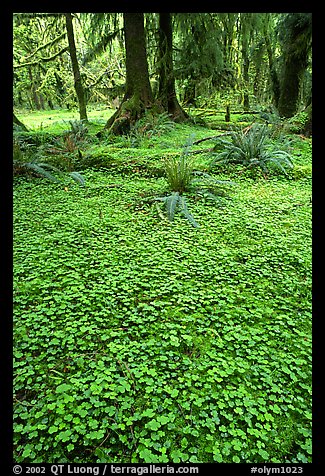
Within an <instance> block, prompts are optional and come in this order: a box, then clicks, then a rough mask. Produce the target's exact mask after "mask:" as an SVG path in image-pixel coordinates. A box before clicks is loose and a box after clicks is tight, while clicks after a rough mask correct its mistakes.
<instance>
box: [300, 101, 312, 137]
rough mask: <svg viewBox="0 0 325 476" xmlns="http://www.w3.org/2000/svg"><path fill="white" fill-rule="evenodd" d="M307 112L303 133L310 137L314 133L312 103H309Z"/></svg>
mask: <svg viewBox="0 0 325 476" xmlns="http://www.w3.org/2000/svg"><path fill="white" fill-rule="evenodd" d="M305 112H307V114H308V119H307V121H306V123H305V125H304V128H303V131H302V133H303V135H304V136H306V137H310V136H311V135H312V131H313V112H312V104H309V105H308V106H307V107H306V109H305Z"/></svg>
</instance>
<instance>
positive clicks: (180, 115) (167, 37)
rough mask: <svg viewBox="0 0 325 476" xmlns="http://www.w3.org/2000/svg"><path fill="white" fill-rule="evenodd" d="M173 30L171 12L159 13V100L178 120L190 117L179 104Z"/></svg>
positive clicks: (164, 108)
mask: <svg viewBox="0 0 325 476" xmlns="http://www.w3.org/2000/svg"><path fill="white" fill-rule="evenodd" d="M172 48H173V30H172V19H171V14H170V13H159V54H160V58H159V61H160V68H159V92H158V100H159V102H160V103H161V105H162V107H163V110H165V111H167V112H168V114H169V115H170V116H171V118H172V119H173V120H174V121H176V122H182V121H185V120H186V119H188V117H189V116H188V114H187V113H186V112H185V111H184V110H183V108H182V107H181V105H180V104H179V102H178V100H177V97H176V91H175V77H174V69H173V49H172Z"/></svg>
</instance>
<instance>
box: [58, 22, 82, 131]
mask: <svg viewBox="0 0 325 476" xmlns="http://www.w3.org/2000/svg"><path fill="white" fill-rule="evenodd" d="M64 15H65V20H66V28H67V36H68V42H69V53H70V58H71V64H72V70H73V77H74V87H75V90H76V94H77V98H78V104H79V114H80V120H81V121H82V120H85V121H87V122H88V117H87V109H86V98H85V92H84V88H83V85H82V81H81V76H80V70H79V64H78V59H77V51H76V44H75V41H74V33H73V25H72V15H71V13H65V14H64Z"/></svg>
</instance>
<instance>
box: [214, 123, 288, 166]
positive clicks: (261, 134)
mask: <svg viewBox="0 0 325 476" xmlns="http://www.w3.org/2000/svg"><path fill="white" fill-rule="evenodd" d="M269 139H270V132H269V129H268V126H267V125H266V124H264V125H260V124H253V125H252V126H251V127H250V129H249V130H248V131H247V132H246V133H245V132H244V131H233V132H232V133H231V135H230V140H224V139H223V140H220V141H218V145H216V146H215V150H217V149H218V147H219V144H222V145H223V146H224V150H223V151H222V152H219V153H217V154H216V156H215V157H214V158H213V160H212V161H211V162H210V165H209V168H210V170H213V168H214V167H215V165H216V164H217V163H225V164H229V163H236V164H242V165H243V166H244V167H249V168H258V167H259V168H260V169H261V170H262V172H263V173H264V174H266V173H268V172H270V171H271V170H278V171H280V172H282V173H284V174H287V172H286V168H292V167H293V164H292V158H291V156H290V154H288V153H287V152H285V151H284V150H277V149H276V148H275V147H276V146H275V145H272V144H271V142H270V140H269Z"/></svg>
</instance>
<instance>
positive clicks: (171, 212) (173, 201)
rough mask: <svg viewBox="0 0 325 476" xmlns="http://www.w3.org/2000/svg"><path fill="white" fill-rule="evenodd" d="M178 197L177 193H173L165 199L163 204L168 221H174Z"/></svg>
mask: <svg viewBox="0 0 325 476" xmlns="http://www.w3.org/2000/svg"><path fill="white" fill-rule="evenodd" d="M179 198H180V195H179V193H178V192H173V193H172V194H171V195H168V197H165V199H164V202H165V205H166V212H167V217H168V220H169V221H173V220H174V216H175V210H176V207H177V204H178V201H179Z"/></svg>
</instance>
